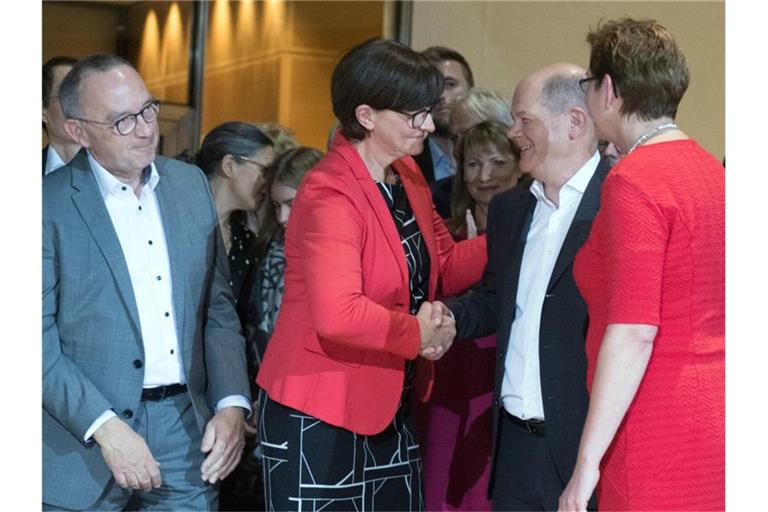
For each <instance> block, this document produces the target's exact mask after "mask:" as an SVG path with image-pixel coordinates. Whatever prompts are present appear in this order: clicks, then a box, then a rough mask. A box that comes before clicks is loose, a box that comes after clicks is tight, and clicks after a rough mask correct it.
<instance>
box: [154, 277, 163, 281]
mask: <svg viewBox="0 0 768 512" xmlns="http://www.w3.org/2000/svg"><path fill="white" fill-rule="evenodd" d="M155 279H157V280H158V281H160V280H162V279H163V278H162V277H160V276H157V277H156V278H155Z"/></svg>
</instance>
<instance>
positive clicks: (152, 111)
mask: <svg viewBox="0 0 768 512" xmlns="http://www.w3.org/2000/svg"><path fill="white" fill-rule="evenodd" d="M158 112H160V101H159V100H152V101H151V102H150V103H149V104H148V105H147V106H146V107H144V108H143V109H141V110H140V111H139V112H136V113H135V114H128V115H125V116H123V117H121V118H120V119H118V120H117V121H114V122H111V121H94V120H92V119H83V118H81V117H72V118H71V119H76V120H78V121H82V122H84V123H93V124H103V125H105V126H114V127H115V130H117V133H119V134H120V135H130V134H131V133H132V132H133V130H135V129H136V123H138V118H139V116H141V118H142V119H143V120H144V122H145V123H147V124H152V123H154V122H155V121H157V114H158Z"/></svg>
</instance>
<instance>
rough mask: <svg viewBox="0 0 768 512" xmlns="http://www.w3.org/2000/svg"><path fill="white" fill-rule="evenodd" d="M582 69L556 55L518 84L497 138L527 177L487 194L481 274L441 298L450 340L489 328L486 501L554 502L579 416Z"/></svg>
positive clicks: (585, 126) (590, 138)
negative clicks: (451, 328)
mask: <svg viewBox="0 0 768 512" xmlns="http://www.w3.org/2000/svg"><path fill="white" fill-rule="evenodd" d="M584 74H585V70H584V69H582V68H580V67H578V66H576V65H575V64H567V63H561V64H555V65H553V66H549V67H546V68H543V69H541V70H539V71H537V72H535V73H533V74H532V75H530V76H529V77H527V78H526V79H524V80H523V81H522V82H520V84H518V86H517V88H516V89H515V93H514V97H513V100H512V110H511V112H510V113H511V115H512V121H513V123H512V126H511V128H510V129H509V131H508V133H507V136H508V137H509V138H510V139H512V140H513V141H514V142H515V144H516V145H517V146H518V147H519V148H520V151H521V154H520V160H519V166H520V170H521V171H523V172H524V173H528V174H530V175H531V177H532V178H533V183H532V185H531V187H530V190H529V189H527V188H523V187H515V188H512V189H510V190H507V191H505V192H502V193H500V194H498V195H497V196H495V197H494V199H493V201H492V202H491V204H490V208H489V211H488V231H487V236H488V263H487V265H486V269H485V272H484V275H483V279H482V280H481V282H480V284H479V285H478V287H476V289H475V290H473V291H472V293H468V294H465V295H463V296H461V297H459V298H457V299H453V300H448V301H446V302H447V305H448V308H449V309H450V310H451V312H452V313H453V315H454V318H455V320H456V330H457V338H459V339H466V338H476V337H480V336H487V335H488V334H491V333H493V332H496V333H497V336H498V339H497V352H498V354H497V365H496V377H495V388H494V403H493V407H494V422H493V438H492V440H493V443H494V448H493V450H492V451H491V453H492V461H491V477H490V483H489V495H491V497H492V499H493V509H494V510H556V509H557V507H558V498H559V497H560V494H561V493H562V491H563V489H565V485H566V484H567V478H569V476H570V475H571V473H572V472H573V467H574V465H575V463H576V452H577V450H578V445H579V437H580V434H581V429H582V427H583V424H584V418H585V417H586V413H587V406H588V395H587V388H586V369H587V368H586V367H587V361H586V354H585V349H584V343H585V335H586V332H587V322H588V319H587V307H586V304H585V303H584V300H583V299H582V297H581V294H580V293H579V290H578V288H577V287H576V283H575V282H574V279H573V272H572V269H573V260H574V256H575V255H576V253H577V252H578V250H579V248H580V247H581V245H582V244H583V243H584V241H585V240H586V239H587V236H588V235H589V231H590V227H591V225H592V220H593V218H594V216H595V214H596V213H597V210H598V208H599V206H600V189H601V187H602V183H603V179H604V178H605V175H606V173H607V172H608V168H609V165H608V163H607V162H606V161H605V160H602V159H601V158H600V155H599V153H598V151H597V135H596V132H595V128H594V124H593V122H592V118H591V117H590V116H589V113H588V110H587V106H586V103H585V100H584V92H583V91H582V90H581V89H580V87H579V79H580V78H581V77H583V76H584ZM433 311H435V312H436V313H444V314H447V312H444V311H441V308H440V307H437V306H435V307H434V310H433ZM589 505H590V508H591V509H592V508H594V506H595V501H594V499H593V500H591V501H590V504H589Z"/></svg>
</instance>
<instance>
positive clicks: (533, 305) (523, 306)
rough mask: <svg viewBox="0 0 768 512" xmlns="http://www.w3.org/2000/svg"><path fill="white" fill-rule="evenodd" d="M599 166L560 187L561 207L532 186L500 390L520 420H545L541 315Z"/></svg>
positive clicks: (584, 168)
mask: <svg viewBox="0 0 768 512" xmlns="http://www.w3.org/2000/svg"><path fill="white" fill-rule="evenodd" d="M599 161H600V155H599V153H597V152H595V154H594V155H593V156H592V158H590V159H589V160H588V161H587V163H585V164H584V165H583V166H582V167H581V168H580V169H579V170H578V171H577V172H576V174H574V175H573V176H571V179H569V180H568V181H567V182H566V183H565V184H564V185H563V186H562V188H561V189H560V193H559V202H560V205H559V206H557V205H555V204H554V203H553V202H552V201H550V200H549V199H548V198H547V197H546V195H545V194H544V185H543V184H542V183H541V182H540V181H538V180H535V181H534V182H533V183H532V184H531V194H533V195H534V197H535V198H536V206H535V209H534V211H533V218H532V220H531V227H530V230H529V231H528V235H527V237H526V242H525V248H524V249H523V259H522V264H521V266H520V278H519V282H518V287H517V298H516V301H515V320H514V322H513V323H512V328H511V329H510V333H509V345H508V349H507V355H506V359H505V362H504V378H503V381H502V385H501V400H502V404H503V406H504V409H505V410H506V411H507V412H509V413H510V414H512V415H514V416H517V417H518V418H522V419H526V420H527V419H540V420H543V419H545V418H544V405H543V401H542V396H541V374H540V369H539V332H540V327H541V311H542V307H543V305H544V297H545V295H546V293H547V287H548V286H549V280H550V278H551V276H552V270H553V269H554V266H555V262H556V261H557V257H558V256H559V254H560V249H561V248H562V246H563V241H564V240H565V236H566V235H567V233H568V230H569V229H570V227H571V222H573V217H574V215H575V214H576V210H577V209H578V207H579V204H580V203H581V199H582V197H583V196H584V191H585V190H586V188H587V185H588V184H589V181H590V180H591V179H592V176H593V175H594V173H595V170H596V169H597V164H598V162H599Z"/></svg>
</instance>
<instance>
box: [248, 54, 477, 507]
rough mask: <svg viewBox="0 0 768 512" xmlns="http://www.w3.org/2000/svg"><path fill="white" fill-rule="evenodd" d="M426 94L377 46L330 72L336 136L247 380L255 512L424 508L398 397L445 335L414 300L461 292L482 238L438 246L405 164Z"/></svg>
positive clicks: (425, 127)
mask: <svg viewBox="0 0 768 512" xmlns="http://www.w3.org/2000/svg"><path fill="white" fill-rule="evenodd" d="M442 90H443V80H442V77H441V75H440V73H439V72H438V71H437V69H436V68H435V67H434V66H432V65H431V64H430V63H429V62H428V61H427V60H426V59H425V58H424V57H423V56H422V55H420V54H418V53H416V52H414V51H413V50H411V49H410V48H408V47H407V46H405V45H403V44H401V43H397V42H394V41H389V40H383V39H372V40H369V41H367V42H365V43H362V44H360V45H358V46H355V47H354V48H352V49H351V50H349V51H348V52H347V53H346V54H345V55H344V56H343V57H342V58H341V60H340V61H339V63H338V64H337V66H336V68H335V69H334V72H333V75H332V80H331V99H332V104H333V111H334V114H335V115H336V118H337V119H338V120H339V123H340V127H341V130H340V132H339V133H338V134H337V136H336V138H335V140H334V143H333V146H332V148H331V150H330V151H329V152H328V154H327V155H326V156H325V157H324V158H323V159H322V160H321V161H320V163H318V164H317V165H316V166H315V167H314V168H313V169H312V170H311V171H310V172H309V173H307V175H306V176H305V177H304V181H303V183H302V184H301V186H300V187H299V190H298V193H297V195H296V198H295V200H294V201H293V204H292V213H291V217H290V222H289V223H288V227H287V229H286V232H285V257H286V271H285V293H284V295H283V300H282V305H281V308H280V314H279V316H278V318H277V324H276V326H275V331H274V333H273V334H272V337H271V338H270V340H269V343H268V344H267V350H266V354H265V356H264V360H263V362H262V364H261V367H260V369H259V374H258V379H257V384H258V385H259V386H260V387H261V388H262V389H263V390H264V392H262V395H261V397H260V400H259V408H260V412H261V416H260V420H259V428H258V430H259V437H260V441H261V443H262V447H263V451H264V465H265V483H266V490H265V498H266V505H267V507H268V508H269V509H270V510H299V509H304V507H306V506H308V504H307V503H306V502H305V501H311V506H312V507H314V508H316V509H320V508H328V509H332V510H342V509H343V510H423V508H424V504H423V498H422V484H421V458H420V451H419V442H418V438H417V436H416V435H415V430H414V428H413V421H412V418H411V414H410V407H409V395H410V391H411V389H412V388H413V389H414V390H415V391H416V392H417V393H418V395H419V396H420V397H421V398H426V397H427V396H428V394H429V388H430V385H431V380H432V379H431V377H432V372H433V368H432V364H431V362H430V361H429V360H427V359H425V357H427V358H430V359H435V358H438V357H440V356H441V355H442V353H443V352H444V351H445V350H447V348H448V347H449V346H450V343H451V342H452V339H453V336H454V335H455V330H454V326H453V321H452V320H451V319H450V317H448V316H446V317H439V318H435V319H432V318H431V314H432V311H431V309H432V308H431V304H430V303H429V302H428V301H430V300H433V299H434V297H435V295H436V293H437V292H438V288H439V289H441V290H442V291H443V292H445V293H458V292H460V291H461V290H463V289H466V288H468V287H469V286H471V285H472V284H473V283H474V282H476V281H477V280H478V279H479V278H480V274H481V272H482V268H483V265H484V264H485V237H478V238H476V239H473V240H469V241H466V242H461V243H458V244H457V243H454V241H453V239H452V238H451V236H450V234H449V233H448V231H447V229H446V227H445V224H444V223H443V221H442V219H440V218H439V216H437V215H436V214H435V213H434V210H433V206H432V202H431V199H430V194H429V190H428V188H427V184H426V182H425V181H424V178H423V176H422V175H421V173H420V171H419V169H418V168H417V166H416V165H415V163H414V161H413V159H412V158H411V156H412V155H415V154H418V153H419V152H420V151H421V150H422V149H423V147H424V140H425V138H426V137H427V135H428V134H429V133H431V132H432V131H433V130H434V123H433V120H432V116H431V110H432V107H433V106H434V105H435V104H436V103H437V102H438V100H439V98H440V94H441V93H442ZM419 355H422V356H424V357H419ZM342 397H343V399H342ZM297 496H298V497H299V498H298V499H296V497H297Z"/></svg>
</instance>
